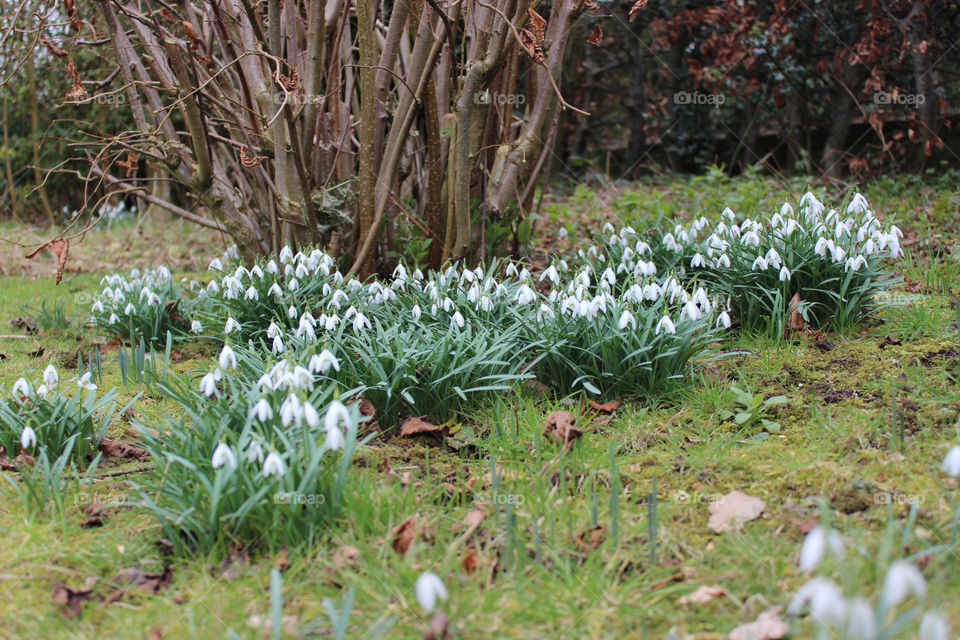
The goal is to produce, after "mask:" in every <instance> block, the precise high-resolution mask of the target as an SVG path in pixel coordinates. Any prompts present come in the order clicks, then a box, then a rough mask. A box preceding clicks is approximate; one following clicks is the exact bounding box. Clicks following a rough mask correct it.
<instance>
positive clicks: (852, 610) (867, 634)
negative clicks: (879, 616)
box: [847, 596, 877, 640]
mask: <svg viewBox="0 0 960 640" xmlns="http://www.w3.org/2000/svg"><path fill="white" fill-rule="evenodd" d="M875 615H876V614H875V613H874V611H873V607H872V606H871V605H870V602H869V601H868V600H867V599H866V598H864V597H862V596H857V597H856V598H854V599H853V600H851V601H850V603H849V605H848V607H847V636H848V637H850V638H857V639H858V640H873V639H874V638H875V637H876V636H877V622H876V618H875Z"/></svg>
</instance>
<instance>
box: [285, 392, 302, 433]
mask: <svg viewBox="0 0 960 640" xmlns="http://www.w3.org/2000/svg"><path fill="white" fill-rule="evenodd" d="M302 420H303V404H302V403H301V402H300V398H298V397H297V396H296V394H293V393H291V394H290V395H288V396H287V399H286V400H284V401H283V404H282V405H280V423H281V424H282V425H283V426H285V427H289V426H290V425H292V424H294V423H296V424H300V422H301V421H302Z"/></svg>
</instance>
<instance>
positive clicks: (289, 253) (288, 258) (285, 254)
mask: <svg viewBox="0 0 960 640" xmlns="http://www.w3.org/2000/svg"><path fill="white" fill-rule="evenodd" d="M291 262H293V250H292V249H291V248H290V245H288V244H285V245H283V249H280V264H290V263H291Z"/></svg>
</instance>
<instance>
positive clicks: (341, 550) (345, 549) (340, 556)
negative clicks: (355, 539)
mask: <svg viewBox="0 0 960 640" xmlns="http://www.w3.org/2000/svg"><path fill="white" fill-rule="evenodd" d="M359 557H360V550H359V549H357V548H356V547H354V546H351V545H349V544H345V545H341V546H339V547H337V548H336V550H334V552H333V566H335V567H336V568H337V569H343V568H344V567H346V566H347V565H351V564H355V563H356V562H357V558H359Z"/></svg>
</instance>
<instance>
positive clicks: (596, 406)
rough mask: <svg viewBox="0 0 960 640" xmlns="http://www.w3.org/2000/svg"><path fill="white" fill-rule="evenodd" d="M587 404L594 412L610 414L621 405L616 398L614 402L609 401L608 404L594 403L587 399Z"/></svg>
mask: <svg viewBox="0 0 960 640" xmlns="http://www.w3.org/2000/svg"><path fill="white" fill-rule="evenodd" d="M587 404H589V405H590V408H591V409H593V410H594V411H599V412H600V413H607V414H610V413H613V412H614V411H616V410H617V409H618V408H619V407H620V405H621V404H622V403H621V402H620V399H619V398H617V399H616V400H611V401H610V402H602V403H601V402H595V401H593V400H590V399H589V398H587Z"/></svg>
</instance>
